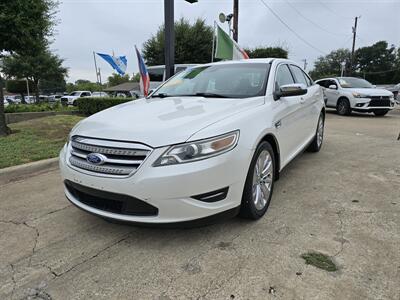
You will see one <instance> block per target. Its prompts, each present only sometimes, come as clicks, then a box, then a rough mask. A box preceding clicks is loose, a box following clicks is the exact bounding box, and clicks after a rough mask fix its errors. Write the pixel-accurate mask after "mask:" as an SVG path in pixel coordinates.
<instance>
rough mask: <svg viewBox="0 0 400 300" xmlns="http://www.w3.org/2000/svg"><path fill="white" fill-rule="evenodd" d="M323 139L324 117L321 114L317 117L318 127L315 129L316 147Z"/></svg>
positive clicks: (319, 145)
mask: <svg viewBox="0 0 400 300" xmlns="http://www.w3.org/2000/svg"><path fill="white" fill-rule="evenodd" d="M323 139H324V119H323V117H322V116H321V117H319V121H318V129H317V145H318V148H319V147H321V145H322V140H323Z"/></svg>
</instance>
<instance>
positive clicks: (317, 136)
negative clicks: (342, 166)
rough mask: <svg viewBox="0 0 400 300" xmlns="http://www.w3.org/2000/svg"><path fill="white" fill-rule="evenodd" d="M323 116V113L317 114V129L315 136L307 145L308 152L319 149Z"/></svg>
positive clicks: (322, 131)
mask: <svg viewBox="0 0 400 300" xmlns="http://www.w3.org/2000/svg"><path fill="white" fill-rule="evenodd" d="M324 121H325V118H324V115H323V113H321V114H320V115H319V119H318V125H317V130H316V132H315V136H314V139H313V141H312V142H311V144H310V146H308V148H307V151H310V152H318V151H319V150H321V147H322V142H323V140H324V123H325V122H324Z"/></svg>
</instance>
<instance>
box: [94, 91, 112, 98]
mask: <svg viewBox="0 0 400 300" xmlns="http://www.w3.org/2000/svg"><path fill="white" fill-rule="evenodd" d="M90 97H92V98H103V97H109V96H108V94H107V93H106V92H93V93H92V95H91V96H90Z"/></svg>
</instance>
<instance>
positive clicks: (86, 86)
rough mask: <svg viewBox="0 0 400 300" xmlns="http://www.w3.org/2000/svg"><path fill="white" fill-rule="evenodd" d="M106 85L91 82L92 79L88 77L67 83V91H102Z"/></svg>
mask: <svg viewBox="0 0 400 300" xmlns="http://www.w3.org/2000/svg"><path fill="white" fill-rule="evenodd" d="M103 88H105V86H104V85H103V86H100V85H99V84H98V83H96V82H91V81H90V80H86V79H78V80H77V81H75V84H74V83H68V84H67V92H68V93H71V92H73V91H91V92H97V91H101V90H102V89H103Z"/></svg>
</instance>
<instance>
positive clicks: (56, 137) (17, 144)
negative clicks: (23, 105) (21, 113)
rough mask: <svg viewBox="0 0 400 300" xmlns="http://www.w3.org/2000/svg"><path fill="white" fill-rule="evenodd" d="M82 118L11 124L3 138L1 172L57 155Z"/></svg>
mask: <svg viewBox="0 0 400 300" xmlns="http://www.w3.org/2000/svg"><path fill="white" fill-rule="evenodd" d="M82 119H83V118H82V117H80V116H51V117H45V118H40V119H34V120H29V121H24V122H20V123H15V124H10V125H9V127H10V128H11V131H12V133H11V134H10V135H9V136H7V137H0V169H1V168H5V167H10V166H15V165H20V164H24V163H28V162H32V161H37V160H41V159H46V158H51V157H56V156H58V154H59V152H60V150H61V148H62V146H63V145H64V144H65V142H66V140H67V138H68V134H69V132H70V130H71V129H72V127H73V126H74V125H75V124H76V123H77V122H78V121H80V120H82Z"/></svg>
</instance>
